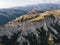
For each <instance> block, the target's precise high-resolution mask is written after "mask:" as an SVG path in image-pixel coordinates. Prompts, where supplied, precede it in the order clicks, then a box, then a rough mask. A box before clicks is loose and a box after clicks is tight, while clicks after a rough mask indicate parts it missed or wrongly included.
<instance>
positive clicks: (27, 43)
mask: <svg viewBox="0 0 60 45" xmlns="http://www.w3.org/2000/svg"><path fill="white" fill-rule="evenodd" d="M40 15H42V14H40ZM40 15H38V16H37V17H33V18H30V19H28V18H25V16H22V18H20V17H19V18H17V20H13V21H11V22H8V23H7V24H5V25H3V26H0V42H1V43H2V44H3V45H49V42H48V39H49V40H53V42H54V43H53V45H54V44H55V43H58V42H60V41H59V39H60V18H59V17H58V18H55V17H54V14H49V15H46V14H45V13H44V16H40ZM39 16H40V17H44V19H40V18H38V17H39ZM37 18H38V19H40V20H37ZM25 19H26V20H25ZM21 20H23V21H22V22H21ZM49 36H50V38H49ZM52 38H53V39H52Z"/></svg>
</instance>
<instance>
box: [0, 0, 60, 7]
mask: <svg viewBox="0 0 60 45" xmlns="http://www.w3.org/2000/svg"><path fill="white" fill-rule="evenodd" d="M59 2H60V0H0V8H8V7H15V6H25V5H32V4H38V3H59Z"/></svg>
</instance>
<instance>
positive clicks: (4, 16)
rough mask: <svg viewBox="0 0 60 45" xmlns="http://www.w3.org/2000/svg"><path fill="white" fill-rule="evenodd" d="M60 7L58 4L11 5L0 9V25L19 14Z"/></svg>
mask: <svg viewBox="0 0 60 45" xmlns="http://www.w3.org/2000/svg"><path fill="white" fill-rule="evenodd" d="M55 9H60V4H51V3H49V4H36V5H27V6H24V7H13V8H8V9H0V25H3V24H5V23H7V22H8V21H10V20H13V19H15V18H17V17H19V16H21V15H24V14H29V13H32V12H33V13H35V12H34V11H36V13H42V12H45V11H46V10H55Z"/></svg>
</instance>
